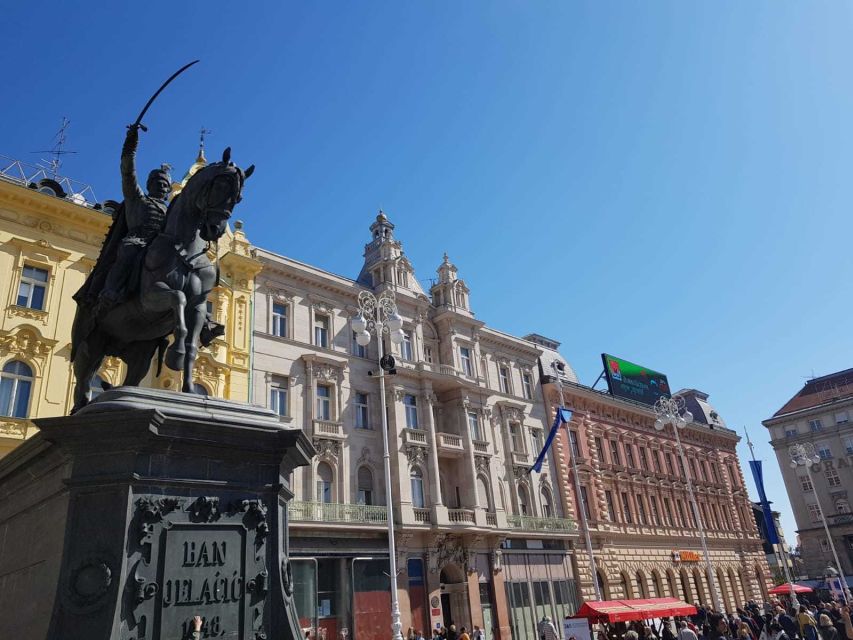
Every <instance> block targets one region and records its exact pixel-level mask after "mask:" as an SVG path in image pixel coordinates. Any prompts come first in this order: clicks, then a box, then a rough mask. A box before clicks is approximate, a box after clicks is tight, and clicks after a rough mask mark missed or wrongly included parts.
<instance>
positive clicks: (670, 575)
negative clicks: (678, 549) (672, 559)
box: [666, 570, 678, 598]
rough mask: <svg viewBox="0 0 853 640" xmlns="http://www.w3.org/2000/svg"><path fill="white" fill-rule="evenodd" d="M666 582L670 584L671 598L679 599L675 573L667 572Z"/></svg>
mask: <svg viewBox="0 0 853 640" xmlns="http://www.w3.org/2000/svg"><path fill="white" fill-rule="evenodd" d="M666 581H667V583H669V597H670V598H677V597H678V583H677V581H676V580H675V572H674V571H672V570H669V571H667V572H666Z"/></svg>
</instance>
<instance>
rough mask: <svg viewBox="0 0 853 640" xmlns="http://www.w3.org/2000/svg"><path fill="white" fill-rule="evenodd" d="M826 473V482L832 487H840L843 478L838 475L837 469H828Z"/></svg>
mask: <svg viewBox="0 0 853 640" xmlns="http://www.w3.org/2000/svg"><path fill="white" fill-rule="evenodd" d="M824 474H825V475H826V483H827V484H828V485H829V486H830V487H840V486H841V478H840V477H839V476H838V472H837V471H836V470H835V469H827V470H826V471H824Z"/></svg>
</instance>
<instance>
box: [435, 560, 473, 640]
mask: <svg viewBox="0 0 853 640" xmlns="http://www.w3.org/2000/svg"><path fill="white" fill-rule="evenodd" d="M439 580H440V582H441V614H442V619H443V621H444V626H445V627H448V628H449V627H450V625H451V624H455V625H456V631H457V632H458V631H459V629H460V628H461V627H467V628H468V629H469V630H470V629H471V609H470V607H469V605H468V582H467V580H466V579H465V572H464V571H463V570H462V568H461V567H459V565H456V564H449V565H446V566H445V567H444V568H443V569H442V570H441V574H440V576H439Z"/></svg>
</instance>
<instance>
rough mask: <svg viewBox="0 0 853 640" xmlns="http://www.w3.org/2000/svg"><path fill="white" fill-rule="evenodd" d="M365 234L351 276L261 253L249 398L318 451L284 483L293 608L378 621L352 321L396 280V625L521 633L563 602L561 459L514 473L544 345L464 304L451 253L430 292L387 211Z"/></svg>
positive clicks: (382, 583)
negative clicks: (361, 305)
mask: <svg viewBox="0 0 853 640" xmlns="http://www.w3.org/2000/svg"><path fill="white" fill-rule="evenodd" d="M370 234H371V236H370V241H369V242H368V243H367V245H366V247H365V250H364V267H363V268H362V270H361V273H360V274H359V276H358V278H357V279H356V280H352V279H349V278H346V277H343V276H339V275H335V274H332V273H328V272H326V271H323V270H321V269H319V268H316V267H313V266H309V265H306V264H302V263H299V262H296V261H294V260H291V259H288V258H285V257H282V256H278V255H275V254H273V253H270V252H267V251H263V250H260V249H259V250H258V251H257V257H258V258H259V260H260V261H261V263H262V264H263V271H262V273H261V274H260V275H259V276H258V288H257V292H256V296H255V305H254V309H255V313H254V317H255V321H254V327H255V334H254V351H253V353H254V363H253V394H254V401H255V402H259V403H266V404H267V405H268V406H269V407H271V408H272V409H273V410H275V411H277V412H278V413H279V415H281V419H282V421H283V422H284V423H286V424H288V425H291V426H298V427H300V428H302V429H304V430H305V431H306V433H307V434H308V435H309V436H310V437H311V438H312V439H313V442H314V444H315V446H316V448H317V450H318V452H319V455H318V456H317V457H316V458H315V460H314V462H313V464H312V465H311V466H310V467H308V468H305V469H303V470H299V471H297V472H296V474H295V476H294V477H293V478H292V481H291V490H292V491H293V493H294V499H293V502H292V503H291V507H290V519H291V540H292V550H293V552H294V553H295V554H296V556H297V557H299V558H301V562H300V561H297V562H296V567H297V569H296V575H297V580H298V581H299V582H300V583H301V585H302V593H303V594H304V598H303V600H304V601H303V602H302V603H301V606H300V609H301V615H302V618H303V619H302V624H303V626H314V625H317V626H318V628H319V629H320V633H321V634H323V633H325V634H326V637H327V638H330V639H331V638H338V637H341V636H340V635H339V634H341V633H342V632H343V630H344V629H346V633H347V634H349V635H353V634H355V636H357V637H359V638H362V637H373V636H374V635H375V636H376V637H380V636H381V637H385V636H386V635H387V628H388V625H389V620H390V616H389V611H390V596H389V592H388V584H387V578H385V577H384V574H383V572H387V568H388V560H387V558H388V555H387V532H386V527H387V511H386V507H385V505H386V504H387V501H388V496H386V495H385V487H384V478H383V452H382V434H381V432H380V429H381V413H380V412H381V411H382V410H383V408H382V407H381V406H380V403H379V386H378V380H377V378H376V377H373V376H371V372H375V371H377V370H378V369H377V344H376V342H375V341H374V342H372V343H371V344H370V345H368V347H366V348H365V347H360V346H359V345H358V344H357V343H356V342H355V340H354V333H353V330H352V327H351V320H352V318H353V316H355V315H356V313H357V311H358V307H357V296H358V294H359V292H360V291H363V290H370V291H372V292H373V293H374V294H376V295H379V294H380V293H382V292H393V293H394V295H395V297H396V303H397V306H398V308H399V313H400V315H401V316H402V317H403V319H404V327H403V329H404V333H405V338H404V340H403V342H402V343H401V344H400V345H399V346H393V351H392V353H393V355H394V357H395V358H396V362H397V364H396V370H397V373H396V375H392V376H389V377H387V378H386V381H387V388H388V394H387V401H386V405H387V407H386V411H387V416H388V423H389V438H390V456H391V466H392V491H391V496H390V500H391V502H392V504H393V507H394V515H395V520H396V522H397V527H396V541H397V546H398V555H399V558H398V561H399V562H398V565H399V567H400V569H401V573H400V575H399V577H398V579H397V590H398V593H399V596H400V603H401V609H402V616H403V628H404V630H405V629H406V628H408V627H409V626H412V627H415V628H416V629H419V630H421V631H423V632H424V633H426V632H427V630H428V629H430V628H434V627H435V625H436V624H439V625H442V624H444V625H448V624H450V622H455V623H456V624H457V625H465V626H467V627H469V629H470V627H471V625H472V624H473V625H478V626H480V627H481V628H483V629H484V630H485V632H486V637H487V638H489V639H491V638H492V637H494V636H496V635H499V637H502V638H508V637H510V636H509V634H510V632H511V633H512V637H513V638H518V639H524V638H531V639H532V638H533V637H534V634H535V621H536V620H539V619H541V617H542V616H543V615H545V614H547V615H550V616H551V617H552V618H555V619H557V618H562V617H563V615H565V614H566V613H570V612H573V611H574V609H575V607H576V606H577V593H576V588H575V583H574V573H573V568H572V565H573V562H572V548H573V545H574V543H575V541H576V539H577V533H576V530H575V525H574V522H573V521H572V520H570V519H568V518H566V512H565V509H564V506H563V500H562V497H561V496H562V494H561V492H560V491H559V485H558V477H559V475H560V474H559V471H558V468H557V467H555V466H553V464H552V463H551V462H549V463H548V464H547V465H546V467H545V469H544V473H542V474H541V475H537V474H533V475H530V474H528V473H527V470H528V468H529V467H530V465H531V464H532V462H533V459H534V457H535V455H536V454H537V453H538V451H539V450H540V449H541V446H542V442H543V438H544V433H545V431H546V430H547V425H546V423H547V422H548V417H547V415H546V412H545V407H544V402H543V395H542V389H541V385H540V375H539V369H538V366H537V360H538V358H539V356H540V354H541V353H542V351H541V349H540V347H538V346H537V345H536V344H534V343H532V342H530V341H528V340H524V339H520V338H516V337H513V336H510V335H507V334H504V333H501V332H500V331H497V330H495V329H492V328H490V327H488V326H486V325H485V324H484V323H483V322H481V321H479V320H477V318H476V317H475V315H474V313H473V311H472V306H471V299H470V298H469V291H468V288H467V287H466V285H465V283H464V281H463V280H461V279H460V278H459V274H458V273H457V269H456V267H455V266H454V265H453V264H452V263H451V262H450V261H449V259H448V258H447V256H445V257H444V260H443V262H442V263H441V264H440V266H439V267H438V272H437V280H436V282H435V284H434V285H433V286H432V287H431V288H430V289H429V291H426V290H425V289H424V288H422V287H421V285H420V283H419V282H418V280H417V279H416V278H415V273H414V270H413V268H412V265H411V264H410V263H409V261H408V260H407V259H406V257H405V256H404V254H403V250H402V245H401V243H400V242H399V241H398V240H397V239H396V238H395V235H394V225H393V224H392V223H391V222H390V221H389V220H388V218H387V217H386V216H385V215H384V214H382V213H380V214H379V215H378V216H377V218H376V220H375V221H374V222H373V224H372V225H371V227H370ZM312 600H316V601H312ZM511 605H514V606H511ZM315 610H316V611H317V612H318V613H317V619H316V620H314V619H312V618H313V613H312V612H313V611H315Z"/></svg>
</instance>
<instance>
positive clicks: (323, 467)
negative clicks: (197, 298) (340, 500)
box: [317, 462, 334, 504]
mask: <svg viewBox="0 0 853 640" xmlns="http://www.w3.org/2000/svg"><path fill="white" fill-rule="evenodd" d="M333 477H334V475H333V474H332V467H330V466H329V465H328V463H326V462H321V463H320V464H318V465H317V502H323V503H326V504H329V503H331V502H332V501H333V497H332V478H333Z"/></svg>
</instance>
